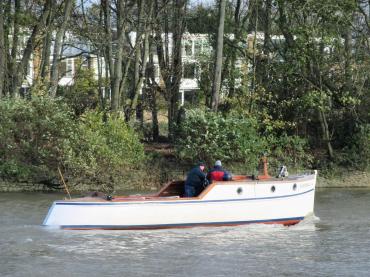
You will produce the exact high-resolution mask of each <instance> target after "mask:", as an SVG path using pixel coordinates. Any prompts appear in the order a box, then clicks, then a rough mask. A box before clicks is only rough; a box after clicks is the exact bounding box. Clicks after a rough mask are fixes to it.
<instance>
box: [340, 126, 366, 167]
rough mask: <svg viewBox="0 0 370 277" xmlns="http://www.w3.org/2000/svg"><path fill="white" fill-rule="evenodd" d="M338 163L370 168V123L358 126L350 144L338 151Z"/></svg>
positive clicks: (346, 165)
mask: <svg viewBox="0 0 370 277" xmlns="http://www.w3.org/2000/svg"><path fill="white" fill-rule="evenodd" d="M336 156H337V164H339V165H341V166H345V167H351V168H355V169H359V170H367V169H369V164H370V124H363V125H360V126H359V127H358V128H357V132H355V133H354V134H353V136H352V139H351V140H350V141H349V142H348V145H347V146H346V147H344V149H343V150H342V151H341V152H340V153H338V154H337V155H336Z"/></svg>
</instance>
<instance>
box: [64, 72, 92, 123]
mask: <svg viewBox="0 0 370 277" xmlns="http://www.w3.org/2000/svg"><path fill="white" fill-rule="evenodd" d="M63 90H64V93H63V96H64V98H65V100H66V102H67V103H68V105H69V106H70V107H71V108H72V109H73V110H74V113H75V115H76V116H80V115H81V114H83V113H84V112H85V111H86V110H88V109H93V108H95V107H96V106H97V105H98V102H99V101H98V84H97V81H96V80H95V78H94V71H93V70H92V69H88V68H83V67H78V70H77V71H76V74H75V76H74V83H73V85H72V86H71V87H66V88H64V89H63Z"/></svg>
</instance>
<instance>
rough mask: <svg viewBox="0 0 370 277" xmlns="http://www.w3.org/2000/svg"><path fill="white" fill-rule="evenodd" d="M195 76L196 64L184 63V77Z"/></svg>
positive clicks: (190, 77) (192, 77)
mask: <svg viewBox="0 0 370 277" xmlns="http://www.w3.org/2000/svg"><path fill="white" fill-rule="evenodd" d="M195 77H196V66H195V63H186V64H184V78H185V79H194V78H195Z"/></svg>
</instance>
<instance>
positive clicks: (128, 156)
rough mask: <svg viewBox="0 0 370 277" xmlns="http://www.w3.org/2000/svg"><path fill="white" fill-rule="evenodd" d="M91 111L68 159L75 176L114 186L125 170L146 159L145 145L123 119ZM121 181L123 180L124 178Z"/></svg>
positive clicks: (87, 114) (67, 165)
mask: <svg viewBox="0 0 370 277" xmlns="http://www.w3.org/2000/svg"><path fill="white" fill-rule="evenodd" d="M103 118H104V117H103V114H102V113H99V112H95V111H89V112H87V113H85V114H84V115H83V116H82V117H81V124H80V126H79V137H74V143H73V153H74V155H71V156H70V157H69V159H67V160H66V161H65V165H66V167H67V168H68V169H69V171H70V172H71V173H72V174H73V175H74V176H80V177H83V179H84V181H85V182H86V181H88V180H90V181H94V182H97V183H106V184H107V183H109V184H110V185H113V184H114V183H115V182H116V181H117V180H119V179H121V178H120V177H122V175H123V173H124V172H125V171H127V170H128V169H130V168H133V167H135V166H137V165H138V164H140V163H141V162H142V161H143V160H144V147H143V145H142V144H141V143H140V141H139V138H138V136H137V135H136V133H135V132H134V130H133V129H131V128H130V127H129V126H128V125H127V124H126V123H125V122H124V120H123V119H122V118H120V117H118V116H116V115H106V117H105V120H104V121H103ZM120 181H121V180H120Z"/></svg>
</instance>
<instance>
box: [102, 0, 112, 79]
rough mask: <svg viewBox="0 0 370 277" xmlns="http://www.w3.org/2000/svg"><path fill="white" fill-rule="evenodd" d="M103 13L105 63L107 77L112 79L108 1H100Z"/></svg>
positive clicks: (110, 28)
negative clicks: (107, 71)
mask: <svg viewBox="0 0 370 277" xmlns="http://www.w3.org/2000/svg"><path fill="white" fill-rule="evenodd" d="M101 4H102V8H103V12H104V31H105V38H106V45H105V56H106V60H105V63H106V65H107V66H108V70H109V75H110V77H111V78H112V77H113V74H114V71H113V69H114V65H113V54H112V53H113V50H112V43H111V42H112V27H111V25H112V24H111V12H110V0H102V1H101Z"/></svg>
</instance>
